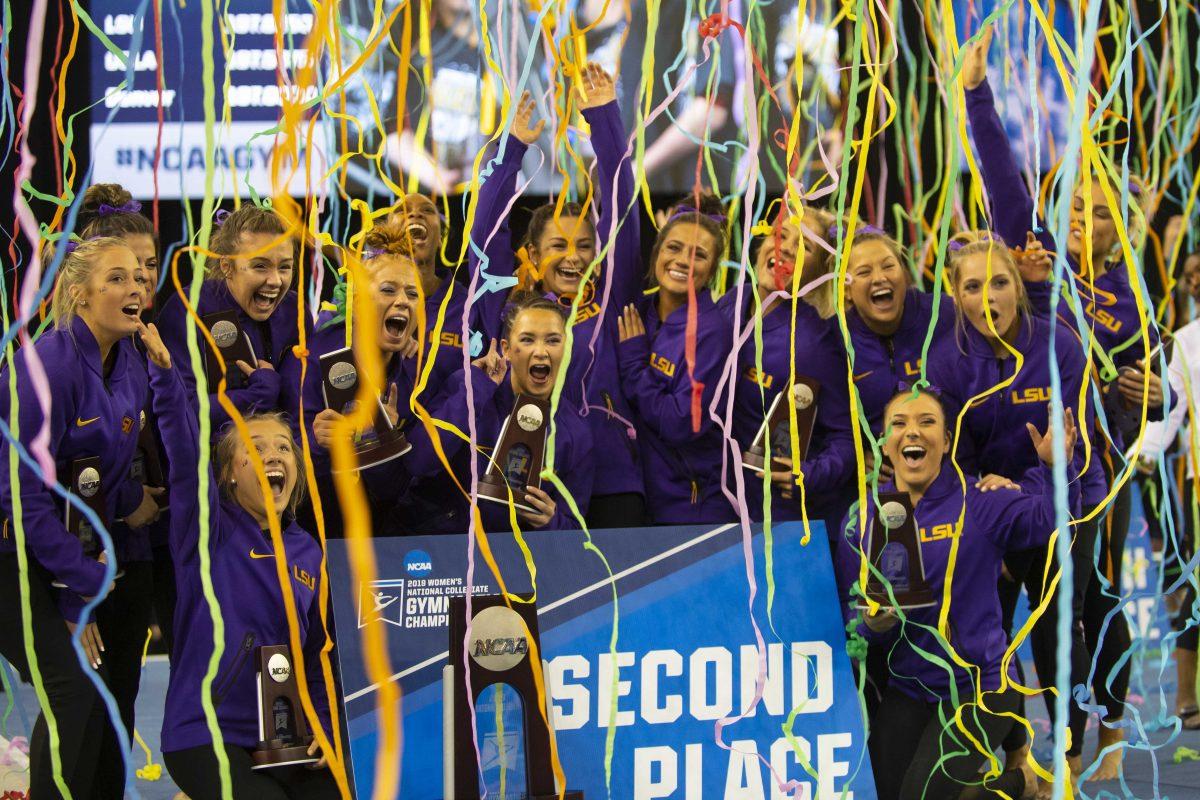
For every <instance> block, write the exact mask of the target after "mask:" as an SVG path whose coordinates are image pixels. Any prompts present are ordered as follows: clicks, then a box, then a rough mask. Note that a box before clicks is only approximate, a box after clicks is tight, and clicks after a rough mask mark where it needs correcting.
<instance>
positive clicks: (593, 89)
mask: <svg viewBox="0 0 1200 800" xmlns="http://www.w3.org/2000/svg"><path fill="white" fill-rule="evenodd" d="M575 91H576V92H577V93H578V94H579V108H580V109H586V108H599V107H600V106H602V105H605V104H606V103H611V102H612V101H613V100H616V99H617V86H616V83H615V82H614V81H613V79H612V76H611V75H609V74H608V73H607V72H605V71H604V68H603V67H601V66H600V65H599V64H595V63H592V62H589V63H588V65H587V66H586V67H584V68H583V73H582V74H581V75H580V76H579V83H577V84H576V85H575Z"/></svg>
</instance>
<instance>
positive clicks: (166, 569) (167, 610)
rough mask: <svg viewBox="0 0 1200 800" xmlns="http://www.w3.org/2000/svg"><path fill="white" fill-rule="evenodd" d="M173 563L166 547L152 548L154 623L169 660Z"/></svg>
mask: <svg viewBox="0 0 1200 800" xmlns="http://www.w3.org/2000/svg"><path fill="white" fill-rule="evenodd" d="M176 597H177V595H176V590H175V561H174V560H173V559H172V558H171V549H170V548H169V547H167V546H166V545H163V546H162V547H156V548H154V621H155V622H156V623H158V629H159V630H160V631H162V637H163V649H164V650H165V651H166V653H167V660H168V661H170V660H171V649H172V648H173V647H174V646H175V599H176Z"/></svg>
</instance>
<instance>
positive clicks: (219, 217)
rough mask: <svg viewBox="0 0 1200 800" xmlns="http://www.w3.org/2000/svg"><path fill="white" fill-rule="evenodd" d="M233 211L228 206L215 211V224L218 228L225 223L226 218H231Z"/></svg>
mask: <svg viewBox="0 0 1200 800" xmlns="http://www.w3.org/2000/svg"><path fill="white" fill-rule="evenodd" d="M231 213H232V212H231V211H230V210H229V209H227V208H218V209H217V210H216V211H214V212H213V225H216V226H217V227H218V228H219V227H221V226H222V225H224V224H225V220H227V219H229V215H230V214H231Z"/></svg>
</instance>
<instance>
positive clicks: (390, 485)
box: [280, 222, 436, 537]
mask: <svg viewBox="0 0 1200 800" xmlns="http://www.w3.org/2000/svg"><path fill="white" fill-rule="evenodd" d="M363 244H364V247H365V249H366V257H365V258H364V260H363V262H362V266H363V271H364V273H365V277H366V280H365V281H364V282H362V283H360V284H358V285H359V286H360V287H362V288H364V289H366V291H367V292H369V295H370V298H371V301H372V305H373V306H374V312H375V313H374V320H375V321H376V323H377V327H376V328H375V332H374V336H371V337H368V336H367V335H366V334H365V332H364V329H365V327H366V323H365V322H364V321H363V317H362V316H359V317H355V330H354V335H353V337H352V343H351V347H352V348H353V351H354V353H355V359H354V361H355V363H356V364H358V365H362V364H363V363H364V359H363V358H362V357H361V355H360V354H361V352H362V349H363V348H365V347H368V346H370V345H369V344H368V342H373V345H374V346H375V347H376V348H377V350H378V353H379V358H380V360H381V362H382V364H383V386H382V388H381V395H382V396H381V398H380V399H381V400H382V401H384V404H385V410H386V413H387V414H388V415H389V418H390V421H391V422H392V424H393V425H396V426H398V427H401V428H404V429H405V430H409V429H411V431H412V436H411V437H410V439H409V442H410V444H412V445H413V447H414V449H421V448H424V449H426V450H428V449H429V440H428V438H427V436H426V434H425V431H424V429H423V428H421V427H420V426H414V425H413V423H414V422H415V414H414V413H413V411H412V409H411V404H410V403H409V402H408V398H410V397H411V396H412V394H413V389H414V387H415V386H416V383H417V368H418V364H417V358H416V356H417V351H418V348H419V346H420V345H419V342H418V338H417V337H418V336H419V334H420V333H421V331H422V330H423V326H424V322H425V319H424V317H425V303H424V297H423V295H422V293H421V277H420V272H419V270H418V268H417V265H416V263H415V262H414V261H413V259H412V252H413V251H412V241H411V238H410V236H409V230H408V229H406V228H404V227H402V226H401V225H399V224H397V223H395V222H387V223H384V224H383V225H378V226H376V227H374V228H372V229H371V230H370V231H368V232H367V235H366V237H365V238H364V241H363ZM349 302H350V298H349V297H347V296H346V295H339V296H338V299H337V302H335V303H334V308H333V309H332V310H326V311H322V312H321V314H320V316H319V317H318V318H317V323H316V326H315V327H316V332H315V333H314V334H313V335H312V337H311V338H310V339H309V341H308V351H309V352H308V359H307V362H308V363H307V369H305V370H304V375H303V379H304V384H303V387H302V388H301V390H300V392H299V393H297V392H296V391H295V387H300V386H301V377H302V376H301V362H300V361H299V360H298V359H292V360H288V361H287V362H286V363H285V365H284V366H283V368H282V369H281V370H280V377H281V379H282V381H283V387H284V388H283V398H284V403H285V406H284V408H285V409H286V410H287V411H288V413H289V417H290V418H291V420H292V421H293V427H292V429H293V433H294V435H295V436H296V439H297V441H299V440H300V438H299V436H300V426H301V424H303V425H304V426H305V427H306V429H307V430H308V433H309V440H310V442H311V453H312V461H313V469H314V472H315V474H316V479H317V483H316V485H317V491H318V493H319V495H320V497H321V498H322V502H321V507H322V511H323V514H324V520H325V535H326V536H333V537H340V536H342V533H343V529H342V515H341V508H340V504H339V503H338V498H337V492H336V489H335V486H334V480H333V475H332V464H331V462H330V454H329V449H330V446H331V444H332V442H333V437H334V435H335V432H336V430H337V429H338V423H339V422H340V421H341V419H342V417H343V416H344V411H345V410H344V409H332V408H326V407H325V396H324V393H323V391H322V384H323V376H322V372H323V370H322V366H321V357H322V356H324V355H327V354H328V353H332V352H334V351H336V350H341V349H343V348H344V347H345V346H346V319H347V304H348V303H349ZM301 401H303V411H304V414H303V422H302V423H301V421H300V420H301V419H302V417H301ZM429 455H430V456H431V457H432V453H429ZM410 457H411V458H412V459H414V460H415V459H419V458H420V457H421V455H420V454H419V453H418V454H414V453H411V452H410V453H408V454H405V456H404V457H403V458H400V459H395V460H393V461H390V462H387V463H385V464H378V465H375V466H373V467H371V468H369V469H362V470H361V471H360V473H359V474H360V475H361V477H362V478H363V481H364V485H365V486H366V488H367V490H368V491H367V494H368V501H369V503H370V507H371V512H372V513H371V517H372V519H373V520H377V521H382V520H384V519H387V518H388V515H389V513H390V512H391V510H392V508H393V506H394V505H395V504H396V501H397V497H398V495H399V493H398V492H397V491H396V487H398V486H403V485H405V483H406V482H407V480H408V473H407V471H406V463H407V461H408V460H409V459H410ZM433 458H434V461H435V463H436V457H433ZM299 517H300V521H301V523H302V524H305V525H314V526H315V524H316V519H315V512H314V511H313V507H312V505H311V504H309V503H305V504H304V505H302V506H301V507H300V511H299ZM381 530H382V525H381V524H380V525H379V527H378V528H377V530H376V533H379V532H381Z"/></svg>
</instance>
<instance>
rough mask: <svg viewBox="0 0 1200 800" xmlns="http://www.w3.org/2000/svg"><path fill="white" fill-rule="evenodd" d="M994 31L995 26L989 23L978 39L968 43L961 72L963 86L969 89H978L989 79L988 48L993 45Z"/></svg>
mask: <svg viewBox="0 0 1200 800" xmlns="http://www.w3.org/2000/svg"><path fill="white" fill-rule="evenodd" d="M993 32H994V28H993V27H992V26H991V25H988V26H987V27H986V28H984V29H983V32H982V33H981V34H980V36H979V38H978V39H977V40H976V41H974V42H972V43H971V44H969V45H967V53H966V55H965V56H964V57H963V66H962V73H961V75H962V82H963V86H964V87H966V88H967V89H977V88H979V85H980V84H981V83H983V82H984V81H985V80H987V62H988V49H989V48H991V46H992V33H993Z"/></svg>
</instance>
